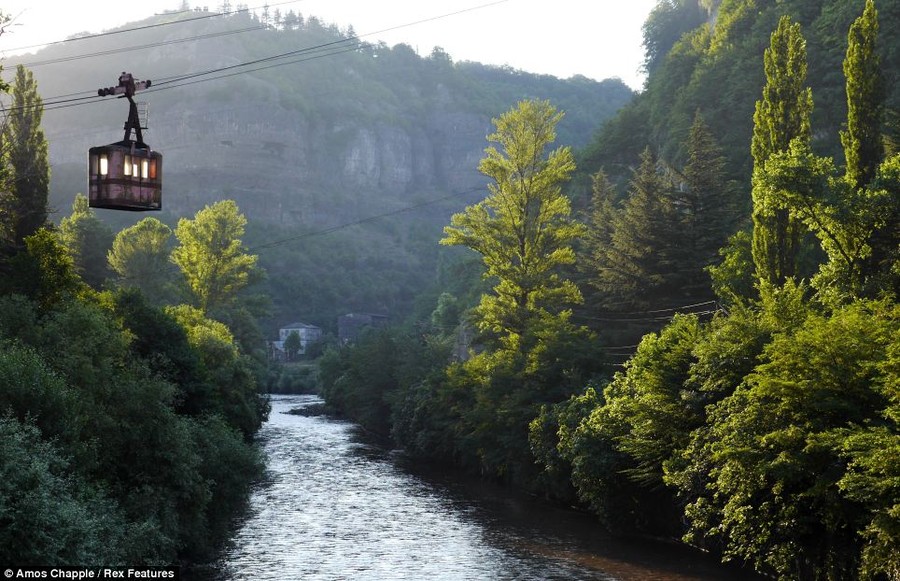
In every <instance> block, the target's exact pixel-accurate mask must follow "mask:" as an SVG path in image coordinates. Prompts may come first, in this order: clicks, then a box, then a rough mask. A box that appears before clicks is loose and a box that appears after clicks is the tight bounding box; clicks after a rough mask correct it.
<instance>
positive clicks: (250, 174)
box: [4, 11, 633, 328]
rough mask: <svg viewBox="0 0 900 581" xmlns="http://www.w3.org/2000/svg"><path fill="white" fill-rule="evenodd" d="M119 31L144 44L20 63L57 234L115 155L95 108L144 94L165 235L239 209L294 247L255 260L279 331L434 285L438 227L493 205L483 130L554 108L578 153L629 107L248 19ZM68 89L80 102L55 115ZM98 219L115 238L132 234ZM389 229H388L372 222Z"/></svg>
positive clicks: (105, 42)
mask: <svg viewBox="0 0 900 581" xmlns="http://www.w3.org/2000/svg"><path fill="white" fill-rule="evenodd" d="M123 28H127V29H135V28H137V29H139V30H135V31H130V32H128V33H125V34H111V35H104V36H99V37H94V38H84V39H79V40H73V41H71V42H65V43H63V44H59V45H53V46H51V47H48V48H46V49H44V50H42V51H40V52H39V53H37V54H36V55H26V56H25V57H22V58H21V59H20V60H21V62H24V63H25V64H26V65H27V66H29V67H30V68H32V70H33V71H34V74H35V77H36V79H37V81H38V87H39V90H40V91H41V94H42V95H43V96H44V101H45V115H44V128H45V132H46V135H47V138H48V141H49V143H50V157H51V163H52V166H53V172H52V185H51V206H52V207H53V208H54V209H55V210H56V211H57V213H56V215H55V218H54V219H55V220H57V221H58V220H59V219H60V218H61V217H62V216H65V215H66V214H67V213H68V210H69V207H70V206H71V203H72V199H73V198H74V195H75V193H76V192H80V191H83V190H84V189H85V187H86V163H85V161H86V153H87V150H88V148H89V147H91V146H94V145H102V144H106V143H112V142H115V141H118V140H120V139H121V138H122V137H121V136H122V129H121V128H122V124H123V122H124V121H125V118H126V116H127V107H126V105H125V104H124V103H123V102H121V101H114V100H113V99H112V98H105V99H103V98H99V97H93V98H92V97H90V95H91V94H94V93H95V91H96V89H97V88H99V87H107V86H110V85H114V84H115V83H116V79H117V77H118V74H119V73H120V72H122V71H128V72H131V73H133V74H134V75H135V77H137V78H139V79H151V80H152V81H153V86H152V87H151V88H150V89H148V90H146V91H143V92H141V93H139V94H138V97H137V99H138V100H139V101H144V102H147V103H148V104H149V130H148V131H146V132H145V136H144V137H145V141H146V142H147V143H149V144H150V145H151V146H152V147H153V148H154V149H157V150H159V151H161V152H162V153H163V155H164V175H165V186H164V193H163V213H162V216H161V218H162V219H163V220H164V221H166V222H169V223H170V224H173V223H174V222H175V221H176V219H177V217H180V216H186V215H191V214H193V213H194V212H196V211H197V210H199V209H201V208H202V207H204V206H205V205H207V204H210V203H212V202H215V201H217V200H221V199H234V200H235V201H236V202H237V203H238V205H239V207H240V209H241V211H242V212H243V213H244V214H245V215H246V216H247V218H248V220H249V222H250V228H249V231H248V238H247V240H246V242H247V245H248V246H249V247H251V248H254V247H258V246H260V245H268V244H270V243H272V242H280V241H282V240H289V241H290V242H289V243H285V244H277V245H276V246H275V247H268V246H266V248H265V249H261V250H260V263H261V265H262V266H263V267H264V268H266V270H267V271H268V274H269V282H268V286H267V287H266V288H264V289H263V290H264V291H265V292H267V293H269V294H270V295H271V296H272V300H273V314H272V318H271V323H272V324H271V326H272V327H277V325H278V324H281V323H285V322H290V321H294V320H308V321H310V322H313V323H316V324H320V325H323V326H325V327H326V328H330V327H331V326H332V325H333V324H334V317H335V316H336V315H337V314H341V313H343V312H348V311H352V310H363V311H378V312H386V313H391V314H392V315H395V316H402V315H404V314H405V313H408V312H409V310H410V308H411V307H412V298H413V297H415V296H417V295H418V294H420V293H421V291H422V290H423V288H424V287H425V286H427V285H429V284H431V283H433V281H434V278H435V276H436V269H437V262H436V261H437V254H438V250H437V244H436V243H437V239H438V237H439V236H440V228H441V227H442V226H443V225H445V224H446V223H447V222H448V220H449V216H450V215H451V214H452V213H453V212H456V211H459V210H460V209H462V208H463V207H464V206H465V205H466V204H469V203H472V202H474V201H476V200H478V199H480V198H481V197H483V192H484V186H485V178H484V177H483V176H481V175H480V174H479V173H478V172H477V165H478V161H479V160H480V159H481V157H482V155H483V150H484V148H485V147H486V145H487V142H486V140H485V136H486V135H487V134H488V133H489V132H490V131H491V129H492V127H491V118H493V117H496V116H498V115H499V114H500V113H502V112H503V111H505V110H507V109H509V108H510V107H511V106H513V105H514V104H515V103H516V102H517V101H518V100H521V99H523V98H541V99H549V100H550V101H551V102H553V103H554V105H555V106H557V107H559V108H560V109H562V110H564V111H565V112H566V118H565V120H564V121H563V123H562V124H561V125H560V128H559V140H558V144H559V145H572V146H576V147H578V146H583V145H585V144H587V143H588V142H589V141H590V139H591V137H592V135H593V134H594V133H595V132H596V131H597V130H598V128H599V127H600V126H601V125H602V123H603V122H604V121H605V120H606V119H608V118H609V117H610V116H611V115H612V114H614V113H615V111H616V110H617V109H618V108H620V107H621V106H622V105H624V104H625V103H626V102H628V101H629V100H630V99H631V98H632V97H633V93H632V91H631V90H630V89H629V88H628V87H627V86H625V85H624V84H623V83H622V82H621V81H619V80H607V81H604V82H599V83H598V82H595V81H592V80H589V79H586V78H583V77H580V78H579V77H576V78H572V79H568V80H560V79H557V78H555V77H551V76H546V75H533V74H528V73H524V72H521V71H516V70H512V69H508V68H498V67H492V66H486V65H482V64H479V63H474V62H462V63H454V62H453V61H452V56H451V55H448V54H446V53H445V52H443V51H442V50H440V49H435V50H434V51H433V52H432V53H431V54H429V55H427V56H424V57H423V56H420V55H417V54H416V52H415V51H414V50H413V49H412V48H410V47H409V46H406V45H397V46H394V47H388V46H385V45H383V44H378V45H372V44H365V43H360V42H359V41H358V39H355V38H354V37H353V36H352V34H353V33H352V29H350V30H341V29H339V28H338V27H337V26H335V25H326V24H324V23H322V22H320V21H319V20H318V19H316V18H315V17H312V16H309V17H306V18H302V19H301V20H296V21H291V23H290V24H289V25H282V26H281V27H279V28H277V29H276V28H273V27H271V26H269V27H264V26H263V25H262V24H261V23H260V22H259V20H258V19H257V17H256V16H255V15H253V14H252V13H247V12H243V13H238V14H234V15H231V16H227V17H221V16H215V15H214V14H212V13H207V12H198V11H192V12H188V13H172V14H163V15H160V16H156V17H154V18H152V19H149V20H146V21H141V22H135V23H129V24H128V25H127V26H125V27H123ZM113 32H115V31H113ZM278 55H287V56H282V57H279V56H278ZM244 63H255V64H252V65H249V66H243V64H244ZM16 64H17V61H15V60H12V59H10V60H8V61H6V62H5V63H4V69H5V70H6V71H10V70H12V69H13V68H14V67H15V65H16ZM213 70H219V71H220V72H216V73H213V74H205V73H206V72H207V71H213ZM7 74H8V73H7ZM76 90H78V91H81V92H79V93H77V95H79V96H80V95H85V97H84V98H83V100H76V102H74V103H69V102H62V103H60V102H61V101H66V98H62V99H60V98H56V97H57V96H59V95H66V96H70V95H72V94H73V92H74V91H76ZM410 207H418V208H419V209H418V210H416V211H414V212H410V211H407V209H408V208H410ZM98 214H99V215H100V216H101V217H102V218H103V219H104V220H106V221H108V222H109V223H110V224H111V225H112V226H113V227H114V228H115V229H118V228H120V227H122V226H125V225H128V224H130V223H133V222H134V221H135V220H136V219H138V218H139V217H140V216H135V215H131V214H124V215H123V214H121V213H114V212H109V211H99V212H98ZM385 214H393V215H394V217H393V218H390V219H378V220H372V221H370V218H371V217H373V216H382V215H385ZM360 221H362V222H363V223H362V225H360V226H356V227H354V228H345V229H341V230H339V232H337V233H336V234H332V235H328V236H321V235H319V234H317V233H319V232H321V231H323V230H326V229H331V228H334V227H342V226H343V225H347V224H355V223H358V222H360ZM298 237H299V238H298ZM382 283H383V284H382ZM301 289H302V290H301Z"/></svg>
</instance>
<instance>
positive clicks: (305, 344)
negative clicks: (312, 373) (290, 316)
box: [272, 323, 322, 359]
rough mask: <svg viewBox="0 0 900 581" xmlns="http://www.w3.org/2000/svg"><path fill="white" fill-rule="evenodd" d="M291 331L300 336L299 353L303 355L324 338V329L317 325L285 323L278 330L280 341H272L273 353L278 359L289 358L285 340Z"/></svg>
mask: <svg viewBox="0 0 900 581" xmlns="http://www.w3.org/2000/svg"><path fill="white" fill-rule="evenodd" d="M291 333H297V336H298V337H300V349H299V351H297V354H298V355H303V354H305V353H306V352H307V349H308V348H309V346H310V345H312V344H313V343H316V342H317V341H319V340H321V339H322V329H320V328H319V327H316V326H315V325H307V324H306V323H292V324H290V325H285V326H284V327H282V328H281V329H279V330H278V341H272V355H273V356H274V357H275V358H277V359H287V353H286V352H285V350H284V342H285V341H286V340H287V338H288V337H289V336H290V334H291Z"/></svg>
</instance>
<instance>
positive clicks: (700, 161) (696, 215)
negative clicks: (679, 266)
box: [677, 111, 737, 288]
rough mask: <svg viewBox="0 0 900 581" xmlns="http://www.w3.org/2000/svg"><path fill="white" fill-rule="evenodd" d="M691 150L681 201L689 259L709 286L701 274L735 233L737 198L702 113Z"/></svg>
mask: <svg viewBox="0 0 900 581" xmlns="http://www.w3.org/2000/svg"><path fill="white" fill-rule="evenodd" d="M687 150H688V163H687V165H686V166H685V167H684V172H683V176H684V184H685V187H684V188H683V191H681V192H679V194H678V195H677V197H678V199H679V201H680V202H681V204H682V207H683V209H682V211H683V213H684V221H685V235H686V236H688V238H689V240H688V242H689V246H688V248H687V250H688V251H689V253H690V256H689V257H688V259H689V260H690V261H691V262H692V263H693V270H694V271H695V273H696V274H697V277H698V278H702V279H703V281H704V283H706V282H708V281H707V280H706V277H700V276H699V272H700V271H701V270H703V269H704V268H705V267H707V266H709V265H710V264H713V263H714V262H715V261H716V259H717V256H718V253H719V249H720V248H721V247H722V246H723V245H724V244H725V241H726V240H727V238H728V236H729V235H731V234H732V233H733V228H734V225H735V222H736V214H737V211H736V208H735V205H736V204H735V196H734V192H733V189H732V188H731V185H730V184H729V183H728V179H727V177H726V175H725V156H724V155H723V154H722V149H721V148H720V147H719V144H718V143H717V142H716V139H715V137H713V134H712V132H711V131H710V129H709V125H707V124H706V121H705V120H704V119H703V116H702V115H701V114H700V112H699V111H698V112H697V114H696V116H695V117H694V123H693V125H692V126H691V132H690V136H689V137H688V142H687ZM693 276H694V275H692V277H693ZM706 287H707V288H708V284H707V285H706Z"/></svg>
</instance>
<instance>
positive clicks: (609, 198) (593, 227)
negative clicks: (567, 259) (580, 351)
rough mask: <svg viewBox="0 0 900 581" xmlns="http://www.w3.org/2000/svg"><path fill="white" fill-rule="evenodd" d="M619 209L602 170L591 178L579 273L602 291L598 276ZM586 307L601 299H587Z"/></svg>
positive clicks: (603, 263) (602, 266)
mask: <svg viewBox="0 0 900 581" xmlns="http://www.w3.org/2000/svg"><path fill="white" fill-rule="evenodd" d="M617 215H618V209H617V208H616V204H615V188H614V186H613V185H612V183H611V182H610V181H609V178H608V177H607V176H606V173H605V172H604V171H603V170H600V171H598V172H597V173H595V174H594V175H593V176H592V177H591V208H590V212H589V213H588V216H587V230H586V231H585V234H584V236H583V237H582V243H581V247H580V254H581V256H580V258H579V260H578V262H577V266H578V270H579V271H580V272H581V273H582V275H583V276H584V277H585V282H587V283H588V284H589V285H590V286H592V287H595V288H597V289H602V287H603V284H602V283H601V282H600V280H599V279H600V277H599V273H600V272H601V271H602V270H603V268H605V265H606V261H607V260H608V258H607V254H608V253H609V251H610V246H611V244H612V235H613V232H614V231H615V221H616V217H617ZM585 301H586V303H587V304H588V305H590V306H594V305H595V304H602V303H603V296H602V295H601V296H598V297H593V298H592V297H590V296H586V297H585Z"/></svg>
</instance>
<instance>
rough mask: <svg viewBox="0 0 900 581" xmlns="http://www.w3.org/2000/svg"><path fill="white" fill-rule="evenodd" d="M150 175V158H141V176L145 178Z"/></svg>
mask: <svg viewBox="0 0 900 581" xmlns="http://www.w3.org/2000/svg"><path fill="white" fill-rule="evenodd" d="M149 175H150V160H147V159H142V160H141V178H142V179H147V178H148V177H149Z"/></svg>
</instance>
